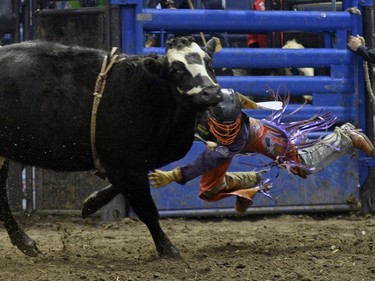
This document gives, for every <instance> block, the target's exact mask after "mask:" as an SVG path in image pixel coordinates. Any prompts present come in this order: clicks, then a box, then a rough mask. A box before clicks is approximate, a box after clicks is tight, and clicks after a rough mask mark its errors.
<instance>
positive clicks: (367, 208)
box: [361, 5, 375, 213]
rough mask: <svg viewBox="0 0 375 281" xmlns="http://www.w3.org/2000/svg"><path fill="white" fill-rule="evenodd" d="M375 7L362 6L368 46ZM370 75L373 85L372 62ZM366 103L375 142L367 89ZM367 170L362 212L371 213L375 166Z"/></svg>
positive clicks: (374, 201) (374, 199)
mask: <svg viewBox="0 0 375 281" xmlns="http://www.w3.org/2000/svg"><path fill="white" fill-rule="evenodd" d="M373 13H374V9H373V6H372V5H370V6H366V7H363V8H362V15H363V37H364V38H365V41H366V44H367V46H368V47H370V48H373V47H374V39H373V33H374V14H373ZM368 69H369V76H370V79H371V85H372V88H374V87H373V84H374V83H373V75H374V73H373V68H372V64H369V68H368ZM365 101H366V105H365V107H366V108H365V109H366V115H365V116H366V120H365V122H366V125H367V126H366V128H367V131H366V133H367V135H368V137H369V138H370V140H371V141H372V142H373V143H374V130H375V129H374V101H373V100H372V99H371V97H370V94H369V93H368V92H367V89H366V97H365ZM363 170H366V173H367V172H368V176H367V177H366V180H365V182H364V183H363V185H362V188H361V200H362V212H363V213H370V212H375V184H374V183H375V167H374V166H370V167H369V168H368V170H367V169H363Z"/></svg>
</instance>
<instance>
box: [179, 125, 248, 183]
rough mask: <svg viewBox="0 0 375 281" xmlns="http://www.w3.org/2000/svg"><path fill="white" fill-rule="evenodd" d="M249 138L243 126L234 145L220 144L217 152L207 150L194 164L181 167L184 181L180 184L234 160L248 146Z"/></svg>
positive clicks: (245, 127) (216, 149)
mask: <svg viewBox="0 0 375 281" xmlns="http://www.w3.org/2000/svg"><path fill="white" fill-rule="evenodd" d="M247 138H248V129H247V126H242V128H241V130H240V132H239V134H238V136H237V138H236V139H235V140H234V142H233V143H232V144H230V145H225V146H224V145H221V144H218V146H217V147H216V148H215V150H209V149H207V148H206V149H205V150H204V151H203V152H202V153H201V154H200V155H199V156H198V157H197V158H196V159H195V160H194V161H193V162H192V163H190V164H187V165H185V166H182V167H181V175H182V181H180V182H179V183H180V184H184V183H186V182H188V181H190V180H192V179H194V178H196V177H199V176H201V175H203V174H205V173H207V172H209V171H211V170H212V169H214V168H216V167H218V166H219V165H221V164H222V163H223V162H226V161H228V160H230V159H232V158H233V157H234V156H235V155H237V154H239V153H240V152H241V150H242V149H243V147H244V146H245V145H246V142H247Z"/></svg>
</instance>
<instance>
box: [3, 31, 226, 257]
mask: <svg viewBox="0 0 375 281" xmlns="http://www.w3.org/2000/svg"><path fill="white" fill-rule="evenodd" d="M214 47H215V46H214V43H213V41H210V42H208V44H207V46H206V48H204V49H205V50H206V52H205V51H203V49H201V48H200V47H199V46H198V45H197V44H196V43H194V42H193V40H192V39H191V38H186V37H185V38H184V37H182V38H176V39H172V40H170V41H169V42H168V43H167V48H166V49H167V52H166V55H165V56H157V55H148V56H126V55H124V54H121V55H119V56H118V58H117V60H116V63H115V64H114V65H113V67H112V68H111V69H110V70H109V72H108V75H102V78H100V79H98V74H99V73H100V72H103V71H102V70H101V65H102V62H103V59H104V58H105V56H106V55H107V53H106V52H105V51H102V50H96V49H88V48H81V47H69V46H64V45H60V44H56V43H46V42H25V43H20V44H13V45H8V46H5V47H2V48H0V65H1V69H0V156H1V161H0V220H2V221H3V224H4V226H5V228H6V230H7V232H8V234H9V237H10V239H11V241H12V243H13V244H14V245H16V246H17V247H18V248H19V249H20V250H21V251H22V252H23V253H25V254H27V255H29V256H36V255H38V253H40V251H39V249H38V248H37V246H36V243H35V241H33V240H32V239H31V238H30V237H29V236H28V235H27V234H26V233H25V232H24V231H23V230H22V229H21V228H20V227H19V225H18V224H17V222H16V221H15V219H14V217H13V215H12V213H11V210H10V208H9V204H8V199H7V192H6V180H7V174H8V160H14V161H17V162H20V163H23V164H27V165H34V166H38V167H41V168H46V169H53V170H55V171H84V170H92V169H94V168H97V166H96V165H95V164H94V162H96V161H97V163H99V162H100V167H101V168H102V169H103V170H102V171H104V172H105V175H106V176H107V178H108V180H109V182H110V183H111V184H112V186H113V187H112V188H113V190H115V192H116V193H122V194H123V195H124V196H125V197H126V199H127V201H128V202H129V203H130V205H131V207H132V208H133V209H134V211H135V213H136V214H137V216H138V217H139V218H140V219H141V220H142V221H143V222H144V223H145V224H146V225H147V227H148V229H149V231H150V233H151V235H152V238H153V240H154V242H155V246H156V249H157V251H158V253H159V254H160V255H161V256H171V257H174V256H178V255H179V252H178V250H177V249H176V248H175V247H174V246H173V244H172V243H171V242H170V240H169V239H168V237H167V236H166V234H165V233H164V232H163V230H162V229H161V227H160V225H159V215H158V211H157V209H156V206H155V203H154V202H153V199H152V197H151V194H150V188H149V182H148V178H147V173H148V172H149V171H150V170H152V169H155V168H158V167H161V166H163V165H166V164H168V163H170V162H172V161H175V160H178V159H180V158H182V157H183V156H184V155H185V154H186V153H187V152H188V150H189V149H190V147H191V145H192V143H193V139H194V128H195V119H196V114H197V112H199V111H203V110H206V109H207V108H209V107H210V106H214V105H215V104H217V103H218V102H219V101H221V91H220V87H219V85H218V84H217V81H216V78H215V76H214V74H213V69H212V68H211V65H210V63H211V57H210V54H212V52H213V49H214ZM103 77H104V78H103ZM105 78H107V79H106V80H105ZM97 79H98V81H99V83H97V82H96V81H97ZM103 81H104V82H103ZM105 82H106V83H105ZM98 84H100V85H99V87H98ZM104 85H106V86H105V87H104ZM97 89H104V92H103V94H102V95H101V96H102V98H101V99H100V103H99V105H98V107H97V112H96V110H95V112H96V113H95V114H94V113H93V108H95V106H93V101H94V95H93V93H94V91H95V90H97ZM96 95H98V94H96ZM93 116H94V118H93ZM92 120H94V123H93V122H92ZM94 152H95V153H94ZM93 154H94V156H93Z"/></svg>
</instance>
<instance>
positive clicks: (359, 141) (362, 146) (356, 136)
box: [340, 123, 375, 156]
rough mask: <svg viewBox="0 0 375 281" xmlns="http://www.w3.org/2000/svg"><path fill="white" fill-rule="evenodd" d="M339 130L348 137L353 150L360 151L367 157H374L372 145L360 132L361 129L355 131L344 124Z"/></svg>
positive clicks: (352, 127) (350, 125) (349, 124)
mask: <svg viewBox="0 0 375 281" xmlns="http://www.w3.org/2000/svg"><path fill="white" fill-rule="evenodd" d="M340 128H341V129H342V130H343V131H344V132H345V133H346V134H348V135H349V137H350V138H351V140H352V143H353V147H354V148H357V149H359V150H362V151H363V152H364V153H365V154H366V155H367V156H374V152H375V151H374V145H373V144H372V142H371V140H370V139H369V138H368V137H367V136H366V135H365V134H364V133H362V132H361V129H356V128H355V127H354V126H353V125H352V124H351V123H345V124H344V125H342V126H341V127H340Z"/></svg>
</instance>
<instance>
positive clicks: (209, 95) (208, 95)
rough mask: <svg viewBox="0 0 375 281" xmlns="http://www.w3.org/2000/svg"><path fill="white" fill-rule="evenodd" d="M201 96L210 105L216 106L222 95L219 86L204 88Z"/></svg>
mask: <svg viewBox="0 0 375 281" xmlns="http://www.w3.org/2000/svg"><path fill="white" fill-rule="evenodd" d="M203 96H204V98H205V99H206V100H207V101H208V102H209V103H211V104H216V103H219V102H221V101H222V100H223V95H222V93H221V88H220V87H219V86H210V87H206V88H205V89H204V90H203Z"/></svg>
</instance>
